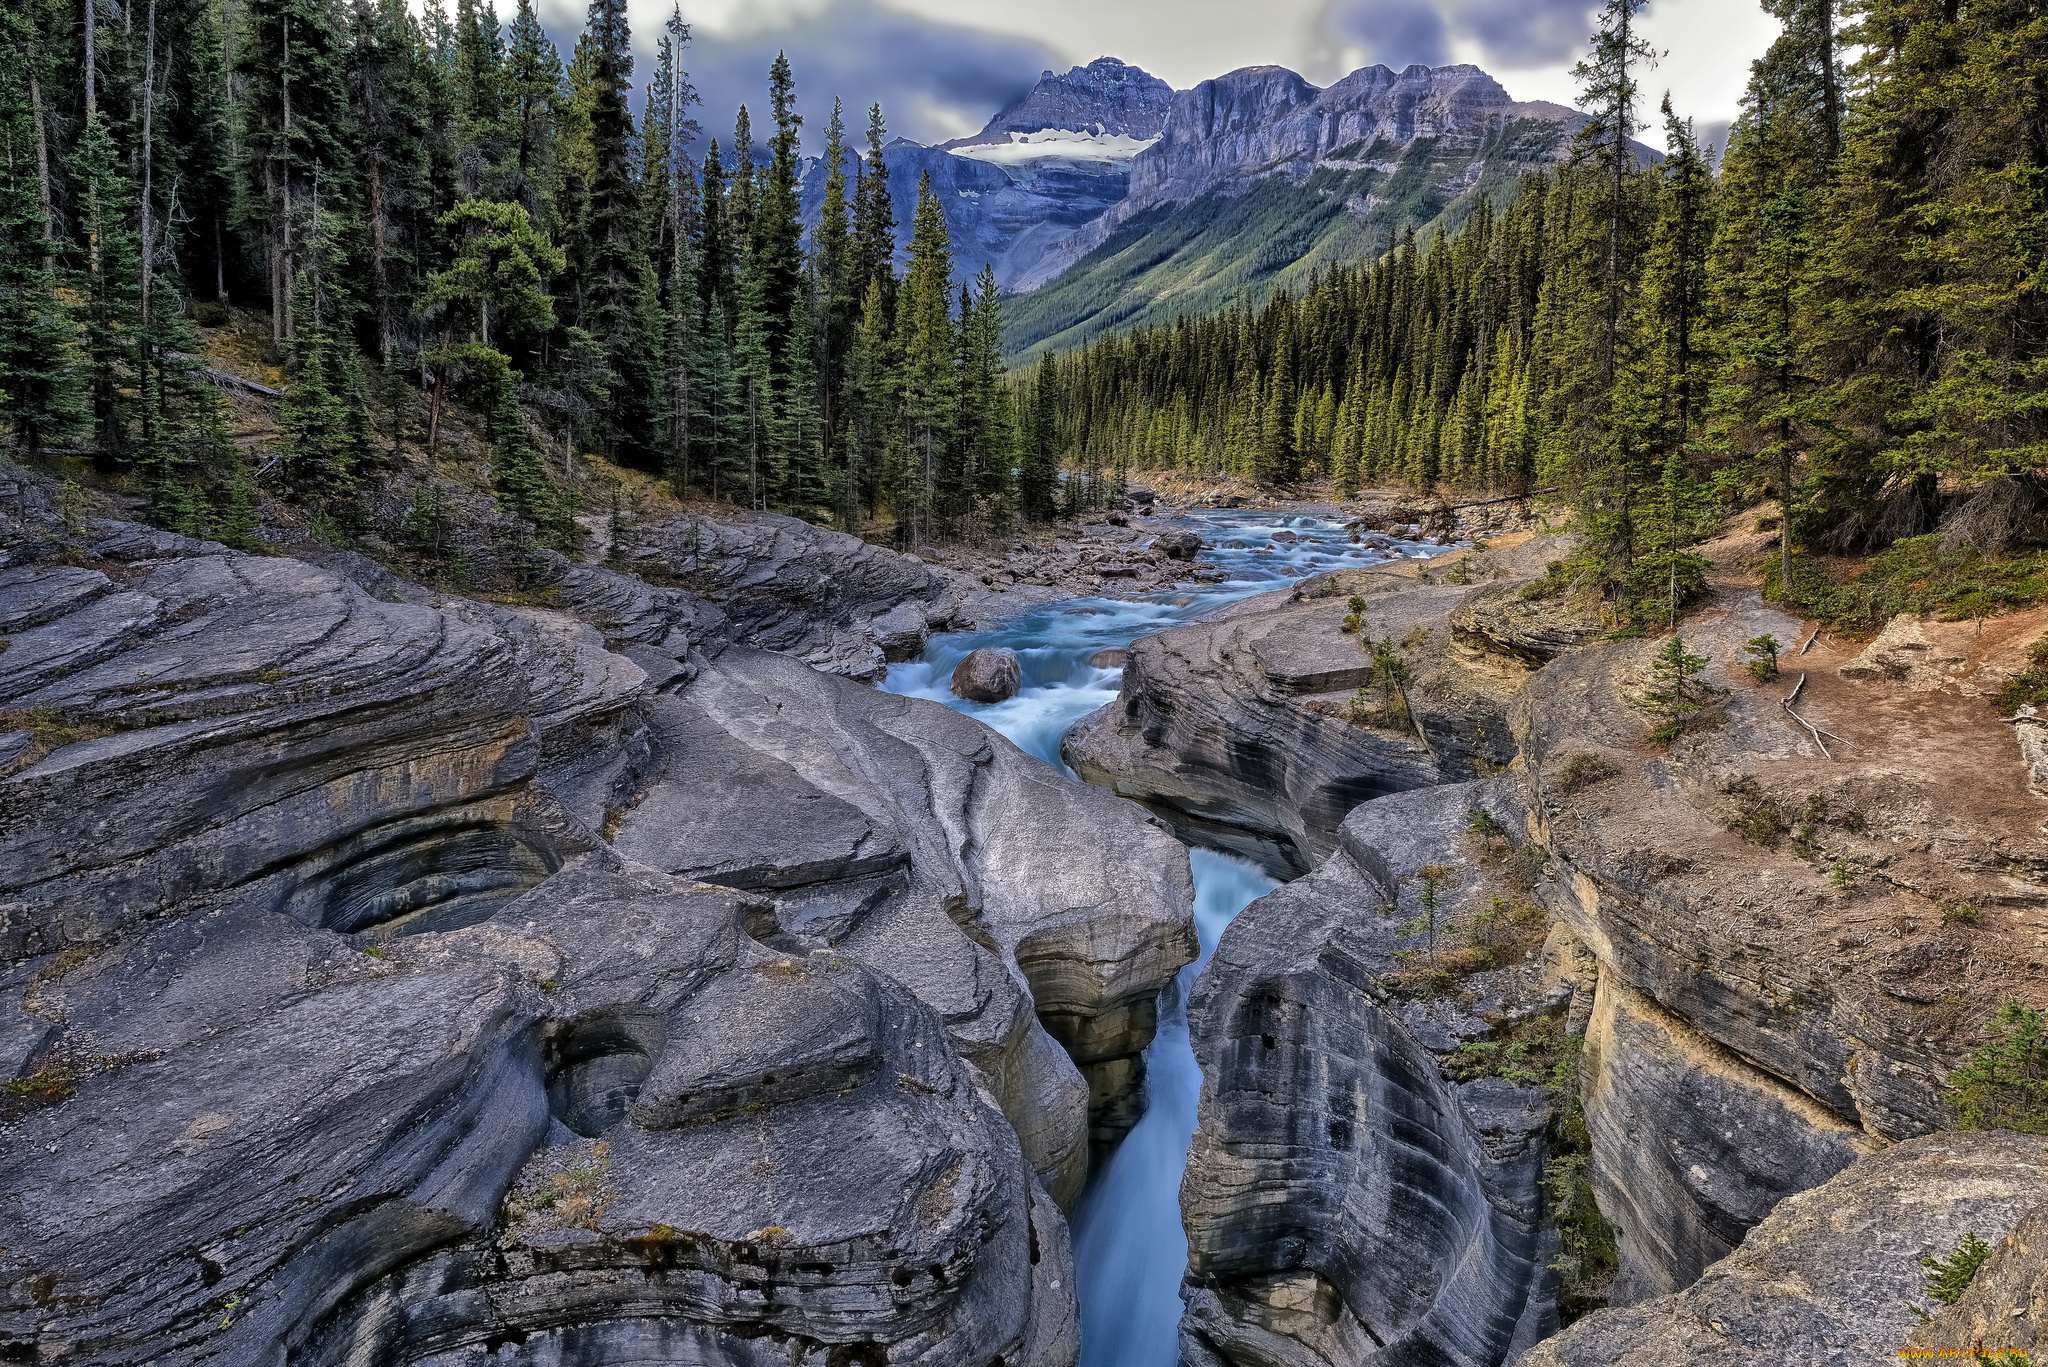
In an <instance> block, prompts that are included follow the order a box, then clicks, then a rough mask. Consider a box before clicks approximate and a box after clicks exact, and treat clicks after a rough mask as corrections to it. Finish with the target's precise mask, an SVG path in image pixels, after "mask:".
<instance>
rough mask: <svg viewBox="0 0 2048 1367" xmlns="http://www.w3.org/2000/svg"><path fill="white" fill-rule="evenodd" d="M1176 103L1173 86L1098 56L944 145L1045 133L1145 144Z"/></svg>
mask: <svg viewBox="0 0 2048 1367" xmlns="http://www.w3.org/2000/svg"><path fill="white" fill-rule="evenodd" d="M1172 104H1173V87H1172V86H1170V85H1168V84H1167V83H1166V82H1165V81H1162V80H1160V79H1159V78H1158V77H1157V76H1154V75H1152V74H1151V73H1150V72H1148V71H1145V70H1142V69H1141V68H1138V67H1135V66H1132V65H1130V64H1129V63H1128V62H1122V61H1119V60H1117V59H1116V58H1114V57H1097V58H1096V59H1095V60H1094V61H1092V62H1090V63H1088V65H1086V66H1077V67H1075V68H1073V69H1072V70H1071V71H1068V72H1067V73H1065V74H1064V75H1061V74H1059V73H1056V72H1052V71H1048V72H1046V73H1045V74H1044V75H1042V76H1040V77H1039V78H1038V84H1037V85H1035V86H1033V87H1032V88H1031V93H1030V94H1028V95H1026V96H1025V97H1024V98H1023V99H1021V100H1018V101H1017V102H1016V103H1015V104H1012V105H1009V106H1008V107H1006V108H1004V109H1003V110H1001V111H1000V112H998V113H997V114H996V116H995V117H994V118H992V119H990V120H989V121H988V124H987V126H986V127H984V128H983V129H982V130H981V132H979V133H977V134H975V135H974V136H973V137H971V138H959V139H956V140H954V141H953V142H949V143H947V144H945V145H946V146H947V147H948V148H964V147H972V146H977V145H982V146H986V145H990V144H997V145H1000V144H1004V143H1009V142H1012V141H1014V140H1015V139H1013V137H1012V135H1013V134H1030V133H1040V132H1044V131H1045V130H1047V129H1064V130H1070V131H1073V132H1087V133H1092V134H1094V135H1096V136H1097V137H1104V138H1128V139H1132V140H1135V141H1137V142H1145V141H1148V140H1150V139H1152V138H1156V137H1158V136H1159V132H1160V130H1161V129H1162V128H1164V127H1165V125H1166V112H1167V110H1168V109H1169V108H1170V107H1171V106H1172Z"/></svg>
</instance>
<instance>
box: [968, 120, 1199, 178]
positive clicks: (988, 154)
mask: <svg viewBox="0 0 2048 1367" xmlns="http://www.w3.org/2000/svg"><path fill="white" fill-rule="evenodd" d="M1158 141H1159V139H1158V137H1157V136H1156V135H1155V136H1153V137H1149V138H1134V137H1131V136H1130V135H1129V134H1127V133H1107V132H1104V131H1103V128H1102V125H1101V124H1096V125H1095V126H1094V127H1092V128H1041V129H1038V130H1036V131H1035V132H1030V133H1011V134H1010V135H1009V140H1008V141H1007V142H971V143H956V144H955V145H953V146H952V147H951V148H949V149H948V150H949V151H951V152H952V154H953V155H954V156H956V157H968V158H971V159H972V160H975V161H985V162H993V163H995V164H997V165H1004V166H1007V165H1015V164H1017V163H1020V162H1033V161H1039V160H1042V159H1044V158H1046V157H1058V158H1061V159H1062V160H1065V161H1072V162H1099V163H1102V164H1104V165H1108V166H1115V167H1118V168H1124V167H1128V166H1129V165H1130V164H1131V158H1132V157H1135V156H1137V155H1138V153H1140V152H1142V151H1144V150H1145V149H1146V148H1148V147H1150V146H1151V145H1152V144H1153V143H1155V142H1158ZM1076 169H1079V168H1078V167H1077V168H1076Z"/></svg>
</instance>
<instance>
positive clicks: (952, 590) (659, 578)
mask: <svg viewBox="0 0 2048 1367" xmlns="http://www.w3.org/2000/svg"><path fill="white" fill-rule="evenodd" d="M618 563H619V564H620V565H621V566H622V567H623V568H626V569H629V570H631V571H632V572H633V573H634V574H635V575H637V576H638V577H640V578H642V579H644V580H646V581H647V582H648V583H650V584H653V585H656V586H659V587H666V588H676V589H682V590H684V591H686V593H687V594H688V595H689V596H690V597H691V598H692V599H694V600H696V601H699V602H703V603H707V604H711V605H713V606H715V607H716V608H717V609H718V610H719V611H720V612H721V613H722V614H723V615H724V616H725V617H726V619H727V620H728V621H729V622H730V624H731V628H732V631H733V634H734V635H735V636H737V637H738V638H739V639H741V640H744V641H746V642H747V643H748V644H750V645H755V646H759V647H760V648H761V649H764V650H774V651H779V652H781V653H784V654H788V655H794V656H795V657H797V658H798V659H800V660H803V661H804V662H805V663H807V664H810V665H813V666H815V667H817V668H819V669H823V670H825V671H827V672H828V673H833V674H844V675H846V676H847V677H849V678H855V679H862V680H872V679H878V678H880V677H881V675H882V673H883V672H884V670H885V669H886V668H887V667H888V665H889V664H890V663H892V662H894V661H897V660H907V659H911V658H913V657H914V656H916V655H917V653H918V652H919V651H921V650H923V649H924V641H925V637H926V635H927V634H928V633H929V632H930V630H931V629H932V626H933V624H935V623H937V624H945V623H948V622H950V621H951V620H952V619H953V618H955V617H957V616H960V615H962V611H963V605H964V603H965V600H966V598H967V597H968V595H969V594H970V592H971V591H972V586H971V585H970V584H969V583H968V582H966V581H964V580H962V579H961V578H960V576H958V575H955V574H951V573H948V572H946V571H945V570H942V569H936V568H934V567H932V566H930V565H927V564H925V563H923V562H922V561H921V560H919V559H917V558H916V557H913V556H906V555H898V554H896V553H895V552H894V551H890V550H886V549H884V548H882V547H880V546H874V545H870V544H869V543H867V542H865V541H863V540H861V539H860V538H859V537H855V536H848V535H846V534H845V533H843V532H835V531H831V530H829V529H827V528H824V527H819V526H814V525H813V524H811V523H808V522H804V521H801V520H800V519H797V518H793V517H783V516H780V515H778V514H774V513H751V512H728V513H722V514H721V515H719V516H717V517H708V516H703V515H689V516H683V517H679V518H675V519H673V520H671V521H668V522H665V523H662V524H660V525H658V526H653V527H648V528H645V529H642V530H639V531H638V532H637V533H636V534H635V536H634V537H633V543H632V545H631V546H630V547H629V548H627V549H626V550H625V551H624V553H623V554H621V555H620V556H619V559H618ZM969 615H971V614H969Z"/></svg>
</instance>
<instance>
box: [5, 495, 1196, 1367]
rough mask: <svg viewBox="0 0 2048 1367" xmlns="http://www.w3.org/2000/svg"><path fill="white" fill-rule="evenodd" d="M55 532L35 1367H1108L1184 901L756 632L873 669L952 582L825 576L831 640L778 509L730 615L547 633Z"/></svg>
mask: <svg viewBox="0 0 2048 1367" xmlns="http://www.w3.org/2000/svg"><path fill="white" fill-rule="evenodd" d="M30 492H31V493H33V490H32V489H31V490H30ZM25 501H26V502H27V503H29V504H30V505H31V506H30V509H29V514H28V518H27V520H26V521H25V522H21V523H12V522H10V523H9V524H7V525H4V526H0V551H4V557H5V563H4V564H0V620H4V621H5V623H6V625H5V627H4V630H6V632H7V641H8V644H7V647H6V649H5V652H4V654H0V666H4V672H0V695H4V699H5V709H6V710H5V711H4V713H0V723H4V724H5V725H7V726H9V727H12V728H14V729H12V730H11V731H9V732H8V733H7V734H6V736H5V737H4V745H5V748H4V749H0V753H5V754H7V755H9V756H11V758H10V760H9V762H8V763H9V769H8V772H7V774H6V776H5V777H4V778H0V810H4V812H5V818H4V819H5V820H6V822H7V826H8V829H9V832H10V837H11V838H10V839H9V840H8V841H7V842H6V843H5V846H4V849H0V887H4V896H0V943H4V944H5V945H6V953H5V955H4V963H5V967H4V969H0V1047H4V1048H5V1049H6V1051H7V1052H6V1055H5V1057H4V1059H0V1062H4V1064H5V1065H6V1068H7V1072H8V1074H9V1075H10V1076H11V1077H13V1078H15V1079H16V1080H17V1081H16V1085H15V1086H14V1087H11V1088H10V1089H9V1092H8V1095H7V1097H6V1099H5V1101H4V1102H0V1105H4V1107H5V1111H4V1113H0V1129H4V1146H5V1148H6V1150H7V1152H8V1153H9V1155H10V1164H9V1170H8V1173H7V1174H6V1176H5V1177H4V1178H0V1248H4V1252H0V1344H4V1345H5V1346H4V1349H0V1351H4V1353H5V1354H6V1355H8V1356H13V1357H24V1356H25V1357H28V1358H32V1359H36V1360H43V1361H60V1360H76V1361H92V1362H105V1363H110V1364H111V1363H128V1362H133V1363H142V1362H151V1363H179V1362H196V1361H199V1360H201V1359H204V1360H207V1361H231V1362H245V1361H246V1362H256V1361H276V1360H281V1359H282V1358H284V1357H289V1358H290V1359H291V1360H292V1361H295V1362H307V1363H320V1362H344V1361H351V1362H353V1361H363V1360H375V1361H380V1362H394V1363H406V1362H432V1363H448V1364H453V1363H457V1362H473V1361H481V1360H492V1361H517V1362H529V1363H535V1364H540V1363H564V1362H571V1361H574V1362H581V1363H602V1362H629V1361H646V1360H648V1359H649V1358H687V1359H688V1360H691V1361H698V1362H705V1363H735V1364H737V1363H750V1364H751V1363H756V1362H761V1363H765V1362H766V1361H767V1359H768V1358H769V1357H770V1356H772V1357H774V1358H775V1359H776V1360H777V1361H781V1362H804V1363H815V1364H818V1367H826V1364H828V1363H829V1364H843V1363H847V1362H875V1361H882V1360H913V1359H914V1360H917V1361H921V1362H932V1363H945V1362H954V1361H959V1362H975V1363H980V1362H986V1361H989V1360H991V1356H992V1355H1000V1356H1002V1357H1003V1359H1004V1360H1005V1361H1012V1362H1031V1363H1043V1364H1047V1365H1048V1367H1064V1364H1068V1363H1071V1362H1072V1360H1073V1357H1074V1351H1075V1321H1074V1311H1073V1299H1072V1297H1073V1289H1072V1278H1071V1272H1070V1270H1069V1263H1068V1255H1067V1249H1066V1242H1065V1239H1066V1236H1065V1228H1064V1221H1063V1218H1062V1216H1061V1213H1060V1210H1059V1206H1058V1203H1057V1201H1056V1200H1055V1199H1054V1198H1055V1196H1057V1197H1059V1198H1060V1199H1069V1198H1071V1196H1072V1194H1073V1193H1074V1192H1075V1191H1076V1190H1077V1189H1078V1185H1079V1182H1080V1180H1081V1178H1082V1176H1083V1175H1084V1173H1085V1170H1086V1162H1087V1153H1088V1148H1087V1139H1088V1126H1089V1121H1090V1100H1091V1099H1090V1096H1089V1084H1088V1080H1087V1076H1085V1075H1084V1073H1083V1072H1082V1071H1081V1070H1083V1069H1085V1070H1088V1074H1090V1075H1092V1074H1095V1073H1101V1072H1103V1071H1104V1070H1108V1071H1109V1072H1112V1073H1114V1072H1117V1071H1118V1066H1119V1063H1120V1061H1122V1060H1126V1059H1129V1058H1131V1057H1135V1056H1136V1054H1137V1053H1138V1052H1139V1051H1140V1050H1142V1048H1143V1047H1144V1044H1145V1043H1146V1042H1147V1041H1148V1040H1149V1037H1150V1028H1151V1011H1152V1005H1151V1003H1152V999H1153V997H1154V996H1156V993H1157V991H1158V990H1159V988H1160V987H1161V986H1162V985H1163V984H1164V983H1166V982H1167V981H1169V980H1170V979H1171V978H1172V977H1173V975H1174V973H1175V972H1176V971H1177V970H1178V968H1179V967H1180V966H1181V965H1182V964H1184V963H1185V962H1186V961H1187V960H1188V959H1189V958H1191V957H1192V955H1193V951H1194V937H1193V933H1192V927H1191V924H1190V922H1189V919H1188V915H1187V909H1186V904H1187V896H1188V883H1187V873H1186V867H1185V862H1184V858H1183V856H1182V855H1181V851H1180V850H1179V848H1178V847H1177V846H1176V845H1175V844H1174V842H1173V841H1172V840H1171V839H1170V838H1169V837H1168V836H1167V835H1166V834H1165V833H1163V832H1161V831H1158V830H1157V829H1155V828H1154V827H1152V826H1151V825H1149V824H1147V823H1146V821H1145V820H1144V818H1143V817H1142V814H1135V813H1132V812H1131V811H1130V810H1129V809H1128V808H1127V807H1125V806H1124V805H1123V804H1120V803H1118V802H1117V801H1116V799H1114V798H1112V797H1110V796H1109V795H1107V794H1103V793H1099V792H1097V791H1095V790H1091V789H1086V788H1083V787H1081V786H1080V785H1077V784H1074V783H1072V782H1071V781H1068V780H1065V779H1063V778H1061V777H1059V776H1057V775H1056V774H1054V773H1053V772H1052V771H1050V770H1048V769H1047V768H1046V767H1045V766H1044V765H1042V764H1039V763H1037V762H1036V761H1033V760H1030V759H1029V758H1027V757H1025V756H1024V755H1022V754H1021V753H1020V752H1018V751H1017V750H1015V748H1014V747H1012V746H1010V745H1009V744H1008V742H1006V741H1004V740H1002V739H1001V738H1000V737H998V736H995V735H994V734H993V733H991V732H989V731H987V730H986V729H985V728H983V727H981V726H979V725H978V724H977V723H975V722H973V721H971V720H969V719H967V718H965V717H961V716H959V715H957V714H955V713H952V712H950V711H948V710H946V709H944V708H941V707H938V706H936V705H932V704H928V703H924V702H921V701H917V700H912V699H905V698H899V697H894V696H890V695H883V694H877V693H875V692H873V691H871V690H869V689H866V688H863V687H861V686H859V685H857V684H855V683H853V682H850V681H848V680H846V679H843V678H836V677H833V676H831V675H828V674H824V673H820V672H818V671H817V670H814V669H811V668H808V667H806V666H805V665H804V664H802V663H801V662H799V661H798V660H797V659H795V658H791V657H790V656H789V655H783V654H774V653H769V652H766V651H762V650H759V649H755V648H752V647H749V646H745V645H741V644H738V643H737V642H736V640H735V638H736V637H740V636H742V635H744V636H749V637H751V638H753V639H756V640H763V641H768V640H781V641H783V642H784V644H785V645H786V646H788V647H789V648H790V649H793V650H798V651H802V650H817V649H821V648H823V649H825V650H826V653H828V654H830V653H831V652H832V649H833V648H832V647H831V646H830V643H831V642H833V641H835V640H841V641H843V640H845V639H847V638H848V637H860V636H866V635H867V633H868V631H869V623H871V622H872V621H873V620H875V619H876V618H880V617H886V615H887V605H885V604H884V603H883V602H882V600H883V599H884V598H885V597H886V596H887V595H888V593H890V592H893V591H894V588H893V587H892V585H897V584H899V583H909V584H910V585H911V588H910V590H909V592H908V593H907V594H906V595H905V601H939V600H937V599H936V598H935V599H932V600H924V599H919V598H918V597H917V593H918V587H917V586H918V585H919V584H922V583H926V582H928V581H925V580H924V579H923V578H922V576H919V575H917V574H915V573H911V572H914V571H916V570H917V569H918V568H919V567H917V566H915V565H914V564H909V565H904V566H900V567H899V566H893V565H891V564H890V563H888V561H884V560H867V559H865V558H864V557H865V555H866V552H864V551H862V550H860V549H850V550H849V556H848V558H849V562H850V563H849V564H848V565H847V566H846V568H845V571H844V572H843V573H839V574H831V573H829V572H825V571H823V570H821V569H820V567H818V566H816V565H815V564H813V565H812V566H811V567H810V568H812V569H820V577H819V578H818V580H817V582H816V583H814V584H812V585H811V587H810V589H807V590H806V594H807V596H806V598H805V599H804V600H803V601H805V602H808V603H809V604H810V605H811V607H812V608H813V609H814V610H815V611H816V613H817V619H816V620H815V621H813V620H811V619H809V618H806V617H805V616H804V614H803V613H802V612H800V611H798V610H797V608H795V607H791V606H787V605H784V604H779V603H778V602H777V601H776V600H775V595H774V592H773V590H772V578H773V574H774V569H773V566H775V565H776V564H778V563H780V559H781V558H782V557H785V556H789V555H794V554H797V553H798V551H797V550H796V549H792V547H795V546H797V543H798V542H799V541H800V539H801V538H802V537H804V536H806V535H807V533H800V532H796V531H795V530H794V529H793V527H787V526H778V525H777V524H776V523H770V524H766V525H767V528H768V531H769V532H770V533H771V535H769V536H767V537H766V538H765V539H764V538H760V537H755V536H752V535H748V536H745V537H742V538H741V542H742V544H741V547H740V549H738V550H736V551H735V552H734V554H733V557H732V560H731V562H730V563H728V562H716V561H715V557H712V556H711V555H710V553H709V551H708V550H707V549H706V548H705V547H704V546H703V545H702V544H701V542H700V543H699V544H698V546H697V549H696V555H697V559H696V560H695V561H694V562H693V561H690V560H688V559H687V557H684V556H683V555H682V554H681V553H680V552H679V553H678V556H677V557H676V559H675V560H674V561H672V562H671V567H672V568H673V569H675V570H676V571H678V572H679V575H680V573H682V572H690V566H691V565H692V564H694V565H695V567H696V568H695V571H694V572H695V573H697V574H699V575H701V576H702V577H703V581H704V582H705V584H706V586H707V587H708V588H709V589H711V590H712V591H714V592H716V593H717V595H718V597H719V599H720V602H719V604H717V605H713V604H711V603H709V602H707V601H706V599H705V598H703V597H700V596H697V595H694V594H691V593H687V592H683V591H681V590H678V589H675V588H662V587H652V586H650V585H648V584H646V583H644V582H642V581H640V580H638V579H631V578H626V577H622V576H618V575H614V574H611V573H609V572H607V571H603V570H600V569H596V568H594V567H590V566H567V565H564V566H561V567H560V569H559V574H558V578H557V582H556V584H555V585H554V586H553V594H552V597H553V599H554V601H555V604H556V606H554V607H552V608H546V609H543V608H519V609H511V608H502V607H491V606H485V605H481V604H475V603H469V602H465V601H463V600H459V599H444V598H440V597H437V596H435V595H431V594H429V593H426V592H425V591H422V590H419V589H416V588H413V587H411V586H408V585H404V584H401V583H398V582H396V581H393V580H390V579H389V577H388V576H384V575H382V574H381V572H378V571H375V570H374V568H373V567H369V566H368V565H367V562H360V563H356V562H349V563H344V564H340V565H339V566H338V567H339V568H341V569H343V570H346V571H347V572H348V573H349V574H351V575H353V576H354V578H353V580H352V579H351V578H349V577H344V576H343V575H338V574H335V573H330V572H328V571H324V570H319V569H315V568H313V567H311V566H308V565H305V564H302V563H299V562H295V561H289V560H280V559H274V558H265V557H259V556H248V555H241V554H236V553H233V552H229V551H226V550H225V549H223V548H221V547H218V546H213V545H210V544H207V543H202V542H194V541H190V540H187V539H183V538H177V537H171V536H167V535H164V534H159V533H151V532H147V531H145V530H143V529H137V528H132V527H127V526H124V525H121V524H97V525H94V526H91V527H87V528H83V529H78V528H70V527H67V526H65V525H64V524H62V523H61V522H60V521H59V520H58V519H56V518H55V517H53V516H47V515H44V516H38V515H37V514H36V512H35V509H34V507H33V505H34V503H35V499H34V498H28V499H26V500H25ZM777 521H778V523H779V522H780V521H781V520H777ZM798 525H800V524H798ZM802 545H803V546H808V548H809V549H808V551H807V552H806V553H811V554H816V553H819V547H820V546H821V545H822V546H823V547H824V548H825V551H826V552H828V553H836V551H834V548H833V545H832V543H829V542H803V543H802ZM841 549H846V548H841ZM874 554H875V555H877V556H879V555H882V554H885V553H880V552H876V553H874ZM892 559H893V558H892ZM892 576H901V578H900V579H898V578H894V577H892ZM358 581H359V582H358ZM805 582H808V581H805ZM364 585H371V586H373V587H371V588H366V587H364ZM564 609H566V610H564ZM870 639H872V638H870ZM821 643H822V644H821ZM1041 841H1045V842H1047V843H1043V844H1041V843H1040V842H1041ZM1049 851H1050V853H1049ZM1062 1043H1064V1044H1066V1045H1067V1046H1068V1049H1062V1047H1061V1044H1062ZM1069 1049H1070V1050H1071V1053H1070V1052H1069ZM1077 1063H1078V1067H1077ZM1099 1104H1100V1103H1099Z"/></svg>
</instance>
